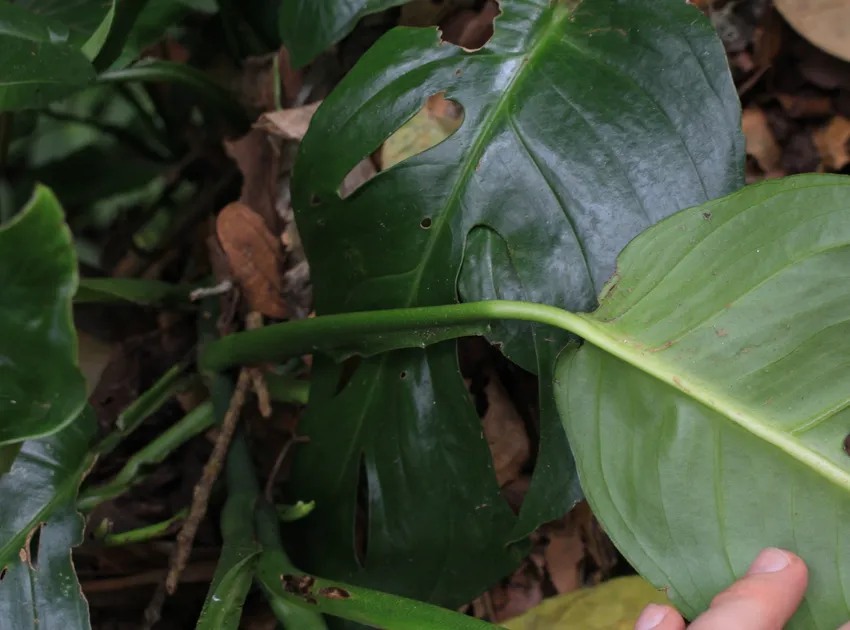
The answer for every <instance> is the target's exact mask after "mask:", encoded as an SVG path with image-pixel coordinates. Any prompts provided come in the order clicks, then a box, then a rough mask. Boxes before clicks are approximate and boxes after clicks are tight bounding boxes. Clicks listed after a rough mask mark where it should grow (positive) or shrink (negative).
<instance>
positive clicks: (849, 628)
mask: <svg viewBox="0 0 850 630" xmlns="http://www.w3.org/2000/svg"><path fill="white" fill-rule="evenodd" d="M838 630H850V623H845V624H844V625H843V626H841V627H840V628H839V629H838Z"/></svg>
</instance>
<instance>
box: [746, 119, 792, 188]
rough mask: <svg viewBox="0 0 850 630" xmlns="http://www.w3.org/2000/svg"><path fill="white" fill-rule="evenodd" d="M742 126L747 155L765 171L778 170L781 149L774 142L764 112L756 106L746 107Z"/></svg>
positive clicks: (780, 162)
mask: <svg viewBox="0 0 850 630" xmlns="http://www.w3.org/2000/svg"><path fill="white" fill-rule="evenodd" d="M742 128H743V131H744V137H745V138H746V140H747V155H751V156H752V157H753V158H755V160H756V162H758V164H759V167H760V168H761V170H762V171H764V172H765V173H774V172H776V171H779V170H780V169H781V165H782V150H781V149H780V147H779V143H778V142H776V138H775V137H774V135H773V131H772V130H771V128H770V125H769V124H768V122H767V117H766V116H765V115H764V112H763V111H762V110H761V109H759V108H757V107H748V108H746V109H745V110H744V114H743V119H742Z"/></svg>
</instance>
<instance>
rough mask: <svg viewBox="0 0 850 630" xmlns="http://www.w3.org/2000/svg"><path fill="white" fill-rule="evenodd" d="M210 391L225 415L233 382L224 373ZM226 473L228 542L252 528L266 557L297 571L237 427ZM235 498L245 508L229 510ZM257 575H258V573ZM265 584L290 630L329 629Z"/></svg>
mask: <svg viewBox="0 0 850 630" xmlns="http://www.w3.org/2000/svg"><path fill="white" fill-rule="evenodd" d="M210 391H211V392H212V394H213V400H214V402H215V403H216V408H217V409H219V410H222V411H220V414H223V412H224V411H226V409H227V404H228V403H229V401H230V394H231V392H232V391H233V386H232V384H231V383H230V382H229V380H228V379H227V378H226V377H225V376H223V375H221V374H216V375H214V377H213V379H212V381H211V383H210ZM225 474H226V477H227V491H228V494H229V495H230V496H229V497H228V500H227V503H226V504H225V510H224V511H223V512H222V517H221V529H222V534H223V535H224V538H225V542H227V539H228V537H232V538H237V537H238V538H242V539H244V538H245V536H246V533H247V531H250V533H251V534H252V535H253V534H255V535H256V540H257V542H259V543H260V545H261V546H262V548H263V553H262V555H261V558H263V557H267V556H268V554H274V557H275V559H276V560H277V563H278V566H282V567H283V569H282V570H285V571H295V570H296V569H295V567H293V566H292V563H291V562H290V561H289V558H288V557H287V556H286V553H285V552H284V551H283V545H282V544H281V540H280V523H279V520H278V515H277V511H276V509H275V507H274V506H273V505H271V504H269V503H267V502H266V501H265V500H264V499H263V498H262V496H261V494H260V484H259V483H258V482H257V474H256V471H255V469H254V461H253V458H252V457H251V449H250V448H249V446H248V441H247V440H246V439H245V434H244V433H243V432H242V431H241V429H240V430H237V432H236V435H234V436H233V441H232V442H231V443H230V450H229V451H228V453H227V468H226V472H225ZM234 500H237V501H239V503H238V504H234V505H233V507H240V506H241V507H242V508H243V509H241V510H229V509H228V506H229V505H230V504H231V502H232V501H234ZM245 504H249V505H250V508H253V512H252V509H250V508H249V509H247V510H246V509H245V508H244V506H245ZM252 517H253V518H252ZM246 521H247V523H246ZM228 534H229V535H228ZM252 542H253V536H252ZM242 546H243V548H251V545H250V544H249V543H248V542H247V541H244V540H243V541H242ZM261 561H262V560H261ZM257 577H258V578H259V576H257ZM263 586H264V589H265V590H266V593H267V595H268V601H269V605H270V606H271V608H272V610H273V611H274V614H275V616H276V617H277V618H278V620H279V621H280V622H281V623H282V624H283V625H284V627H285V628H286V629H287V630H327V626H326V625H325V622H324V619H322V616H321V615H320V614H318V613H317V612H316V611H313V610H304V609H302V608H300V607H298V606H293V605H292V604H291V603H290V602H288V601H285V600H283V599H281V598H279V597H277V596H276V595H274V594H273V593H270V592H269V591H268V589H267V588H265V585H263Z"/></svg>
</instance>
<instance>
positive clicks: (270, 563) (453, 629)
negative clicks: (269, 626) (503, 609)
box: [258, 554, 496, 630]
mask: <svg viewBox="0 0 850 630" xmlns="http://www.w3.org/2000/svg"><path fill="white" fill-rule="evenodd" d="M281 569H282V566H281V565H280V564H276V563H275V562H274V558H273V556H271V555H267V554H263V557H262V558H261V559H260V567H259V570H258V576H259V579H260V582H261V583H262V584H263V587H264V588H265V589H266V590H267V591H271V593H272V594H273V595H275V596H276V597H278V598H280V599H282V600H283V601H286V602H289V603H290V604H293V605H295V606H299V607H301V608H304V609H307V610H310V611H313V612H314V613H324V614H327V615H333V616H335V617H342V618H343V619H348V620H350V621H355V622H358V623H362V624H366V625H367V626H372V627H373V628H385V629H386V630H437V629H439V630H495V628H496V626H494V625H492V624H489V623H487V622H486V621H481V620H480V619H476V618H475V617H469V616H467V615H463V614H461V613H457V612H454V611H452V610H448V609H446V608H440V607H439V606H434V605H432V604H425V603H423V602H418V601H415V600H412V599H407V598H406V597H399V596H396V595H390V594H389V593H381V592H378V591H373V590H370V589H367V588H360V587H358V586H351V585H349V584H341V583H339V582H333V581H331V580H324V579H322V578H318V577H313V576H305V575H304V574H302V573H300V572H294V573H285V572H284V573H282V572H281Z"/></svg>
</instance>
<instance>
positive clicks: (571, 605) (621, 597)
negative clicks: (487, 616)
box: [501, 576, 670, 630]
mask: <svg viewBox="0 0 850 630" xmlns="http://www.w3.org/2000/svg"><path fill="white" fill-rule="evenodd" d="M648 604H668V605H669V604H670V602H669V600H668V599H667V595H666V594H665V593H664V592H661V591H657V590H655V588H653V586H652V585H651V584H650V583H649V582H647V581H646V580H644V579H643V578H641V577H638V576H631V577H624V578H617V579H614V580H610V581H608V582H603V583H602V584H600V585H599V586H595V587H593V588H584V589H579V590H577V591H573V592H572V593H567V594H565V595H558V596H557V597H552V598H550V599H545V600H543V602H542V603H541V604H539V605H538V606H535V607H534V608H532V609H531V610H529V611H528V612H525V613H523V614H522V615H520V616H519V617H515V618H514V619H510V620H508V621H505V622H502V624H501V625H502V626H503V627H504V628H508V630H632V629H633V628H634V625H635V621H637V618H638V617H639V616H640V613H641V611H642V610H643V609H644V608H645V607H646V606H647V605H648Z"/></svg>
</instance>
